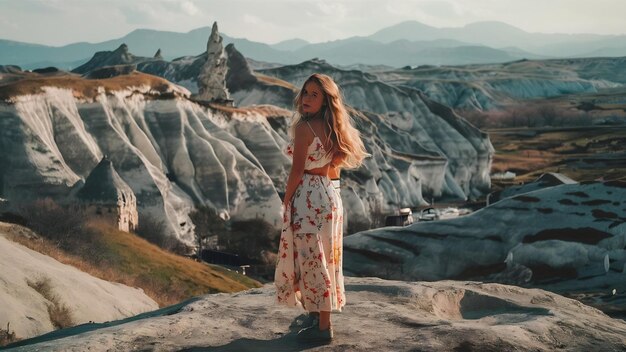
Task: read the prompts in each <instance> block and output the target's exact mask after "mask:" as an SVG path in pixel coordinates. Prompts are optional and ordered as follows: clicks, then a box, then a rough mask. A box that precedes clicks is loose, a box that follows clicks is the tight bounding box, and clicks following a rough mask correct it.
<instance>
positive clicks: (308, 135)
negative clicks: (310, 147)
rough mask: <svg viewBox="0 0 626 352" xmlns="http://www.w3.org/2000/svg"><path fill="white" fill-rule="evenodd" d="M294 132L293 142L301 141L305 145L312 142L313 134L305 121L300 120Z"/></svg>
mask: <svg viewBox="0 0 626 352" xmlns="http://www.w3.org/2000/svg"><path fill="white" fill-rule="evenodd" d="M294 132H295V136H294V141H302V142H305V143H307V144H308V143H310V142H311V141H313V132H311V129H310V128H309V126H307V124H306V122H305V121H302V120H301V121H300V122H299V123H298V124H297V125H296V128H295V131H294Z"/></svg>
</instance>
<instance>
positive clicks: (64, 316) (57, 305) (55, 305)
mask: <svg viewBox="0 0 626 352" xmlns="http://www.w3.org/2000/svg"><path fill="white" fill-rule="evenodd" d="M27 284H28V286H30V287H32V288H33V289H34V290H35V291H37V292H39V294H40V295H42V296H43V298H45V299H46V300H47V301H48V302H49V303H48V315H49V316H50V322H52V325H54V327H55V328H57V329H64V328H69V327H70V326H74V322H73V320H72V311H71V310H70V308H68V307H67V306H66V305H65V304H63V303H61V302H60V300H59V296H57V295H55V294H54V293H53V292H52V286H51V284H50V279H49V278H47V277H42V278H39V279H37V280H36V281H27Z"/></svg>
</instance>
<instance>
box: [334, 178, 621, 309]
mask: <svg viewBox="0 0 626 352" xmlns="http://www.w3.org/2000/svg"><path fill="white" fill-rule="evenodd" d="M625 212H626V183H624V182H618V181H613V182H605V183H599V182H597V183H593V182H592V183H585V184H576V183H575V184H564V185H559V186H554V187H547V188H544V189H540V190H537V191H533V192H529V193H525V194H521V195H516V196H513V197H511V198H505V199H503V200H501V201H499V202H496V203H493V204H492V205H490V206H488V207H486V208H483V209H481V210H479V211H477V212H475V213H473V214H470V215H466V216H462V217H459V218H455V219H450V220H440V221H434V222H418V223H414V224H413V225H410V226H407V227H387V228H380V229H376V230H370V231H365V232H361V233H358V234H355V235H352V236H348V237H346V238H345V239H344V253H345V259H344V270H345V271H346V272H348V273H352V274H354V275H359V276H379V277H383V278H390V279H402V280H429V281H430V280H445V279H472V280H481V281H483V280H488V281H497V280H500V282H508V283H511V281H510V279H511V277H512V276H513V277H515V276H519V275H520V274H521V275H526V274H523V273H522V271H527V270H530V273H531V274H532V276H531V277H530V278H529V280H528V281H526V282H517V284H523V285H525V286H526V285H527V286H530V287H540V288H543V289H548V290H551V291H555V292H557V293H562V294H569V295H572V296H578V295H580V296H581V297H582V299H583V300H586V302H589V304H591V305H597V306H600V307H602V306H606V307H609V306H611V304H614V303H615V302H619V301H623V300H626V280H624V275H626V249H625V246H624V244H625V243H626V214H625ZM525 268H526V269H525ZM515 280H517V279H515ZM515 280H514V281H515ZM612 289H616V292H617V295H616V296H606V294H607V292H609V291H610V290H612ZM600 297H605V299H606V300H610V302H608V301H606V300H605V299H600ZM603 310H604V309H603Z"/></svg>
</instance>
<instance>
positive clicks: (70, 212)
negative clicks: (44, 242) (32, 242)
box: [17, 198, 85, 242]
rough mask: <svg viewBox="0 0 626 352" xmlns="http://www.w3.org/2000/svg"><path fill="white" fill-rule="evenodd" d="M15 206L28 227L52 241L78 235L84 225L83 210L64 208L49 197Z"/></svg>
mask: <svg viewBox="0 0 626 352" xmlns="http://www.w3.org/2000/svg"><path fill="white" fill-rule="evenodd" d="M17 208H18V214H19V215H20V216H22V217H23V218H24V219H26V222H27V223H28V227H30V228H31V229H32V230H33V231H35V232H37V233H38V234H40V235H42V236H44V237H46V238H48V239H50V240H53V241H57V242H60V241H64V240H67V239H68V238H71V237H73V236H76V235H80V233H81V232H82V231H83V228H84V225H85V223H84V218H85V213H84V211H82V210H81V209H68V208H64V207H62V206H60V205H58V204H57V203H56V202H55V201H54V200H52V199H51V198H45V199H37V200H35V201H33V202H30V203H25V204H21V205H19V206H18V207H17Z"/></svg>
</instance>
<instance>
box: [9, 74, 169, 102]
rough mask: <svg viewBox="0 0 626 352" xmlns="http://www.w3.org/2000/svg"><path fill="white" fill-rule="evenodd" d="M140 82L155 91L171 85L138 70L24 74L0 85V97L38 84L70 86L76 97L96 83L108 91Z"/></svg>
mask: <svg viewBox="0 0 626 352" xmlns="http://www.w3.org/2000/svg"><path fill="white" fill-rule="evenodd" d="M141 85H148V86H150V87H151V88H152V89H153V90H155V91H157V92H159V93H165V92H168V91H170V90H171V89H170V88H171V87H172V84H171V83H170V82H168V81H167V80H165V79H163V78H160V77H157V76H153V75H149V74H145V73H141V72H133V73H131V74H128V75H120V76H116V77H112V78H107V79H84V78H82V77H80V76H78V75H74V74H68V75H63V76H33V75H25V77H24V78H23V79H21V80H19V81H15V82H10V83H8V84H4V85H0V100H3V101H10V100H11V99H12V98H14V97H17V96H20V95H27V94H40V93H43V91H42V90H41V88H42V87H56V88H66V89H71V90H72V91H73V94H74V97H76V98H78V99H93V98H95V97H96V96H98V94H99V93H98V89H99V88H100V87H102V88H104V89H105V92H111V91H119V90H124V89H127V88H129V87H138V86H141Z"/></svg>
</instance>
